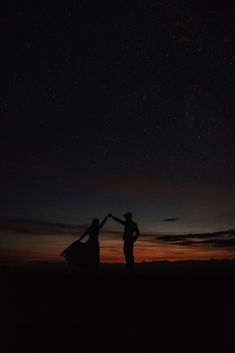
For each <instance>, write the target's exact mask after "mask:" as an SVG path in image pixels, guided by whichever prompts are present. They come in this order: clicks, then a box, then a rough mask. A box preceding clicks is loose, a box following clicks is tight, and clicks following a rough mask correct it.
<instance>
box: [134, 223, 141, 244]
mask: <svg viewBox="0 0 235 353" xmlns="http://www.w3.org/2000/svg"><path fill="white" fill-rule="evenodd" d="M139 235H140V231H139V228H138V226H137V224H136V229H135V238H134V241H136V240H137V239H138V237H139Z"/></svg>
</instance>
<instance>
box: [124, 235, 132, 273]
mask: <svg viewBox="0 0 235 353" xmlns="http://www.w3.org/2000/svg"><path fill="white" fill-rule="evenodd" d="M133 247H134V243H133V242H130V241H128V242H127V241H125V242H124V254H125V259H126V266H127V269H128V270H133V269H134V254H133Z"/></svg>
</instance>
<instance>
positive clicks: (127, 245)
mask: <svg viewBox="0 0 235 353" xmlns="http://www.w3.org/2000/svg"><path fill="white" fill-rule="evenodd" d="M108 217H112V218H113V219H114V220H115V221H116V222H119V223H121V224H122V225H124V234H123V240H124V245H123V251H124V255H125V260H126V268H127V270H128V271H131V272H132V271H133V270H134V243H135V242H136V240H137V238H138V237H139V235H140V232H139V228H138V226H137V224H136V223H135V222H133V220H132V214H131V213H130V212H127V213H125V214H124V215H123V217H124V218H125V221H124V220H122V219H119V218H117V217H114V216H113V215H112V214H111V213H110V214H109V215H108Z"/></svg>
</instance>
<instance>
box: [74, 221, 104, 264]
mask: <svg viewBox="0 0 235 353" xmlns="http://www.w3.org/2000/svg"><path fill="white" fill-rule="evenodd" d="M107 218H108V216H106V217H105V218H104V219H103V221H102V222H101V223H99V220H98V218H94V219H93V221H92V223H91V226H90V227H89V228H87V230H86V231H85V232H84V233H83V234H82V235H81V237H80V238H79V239H78V241H79V242H80V241H81V240H82V239H83V238H84V237H85V236H86V235H89V239H88V240H87V242H86V246H87V249H88V259H89V260H88V261H89V264H90V266H91V267H92V268H94V269H99V265H100V244H99V234H100V229H101V228H102V227H103V225H104V224H105V222H106V221H107Z"/></svg>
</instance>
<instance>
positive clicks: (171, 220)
mask: <svg viewBox="0 0 235 353" xmlns="http://www.w3.org/2000/svg"><path fill="white" fill-rule="evenodd" d="M179 219H180V218H166V219H163V221H164V222H175V221H178V220H179Z"/></svg>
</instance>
